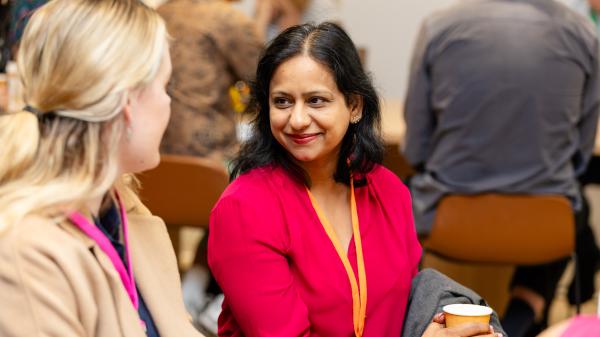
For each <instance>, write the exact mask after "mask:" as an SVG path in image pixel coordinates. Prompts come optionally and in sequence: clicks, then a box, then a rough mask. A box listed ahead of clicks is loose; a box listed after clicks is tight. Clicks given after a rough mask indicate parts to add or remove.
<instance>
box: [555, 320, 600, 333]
mask: <svg viewBox="0 0 600 337" xmlns="http://www.w3.org/2000/svg"><path fill="white" fill-rule="evenodd" d="M562 336H563V337H592V336H600V318H599V317H595V316H578V317H575V318H574V319H573V320H572V321H571V323H570V324H569V326H568V327H567V330H565V332H563V334H562Z"/></svg>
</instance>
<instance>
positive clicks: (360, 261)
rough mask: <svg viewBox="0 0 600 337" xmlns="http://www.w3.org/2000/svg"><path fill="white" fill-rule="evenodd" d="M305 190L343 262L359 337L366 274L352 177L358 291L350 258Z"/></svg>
mask: <svg viewBox="0 0 600 337" xmlns="http://www.w3.org/2000/svg"><path fill="white" fill-rule="evenodd" d="M306 191H307V192H308V197H309V198H310V202H311V203H312V206H313V208H314V209H315V212H317V216H318V217H319V220H320V221H321V225H323V228H324V229H325V232H326V233H327V236H329V240H331V243H333V246H334V247H335V250H336V251H337V253H338V255H339V257H340V260H342V263H343V264H344V268H345V269H346V273H347V274H348V280H349V281H350V288H351V289H352V321H353V322H354V334H355V335H356V337H361V336H362V334H363V330H364V328H365V318H366V311H367V276H366V274H365V259H364V257H363V250H362V240H361V238H360V230H359V224H358V213H357V211H356V198H355V197H354V179H352V177H351V178H350V211H351V213H352V233H353V234H354V246H355V247H356V264H357V265H358V282H359V283H360V291H359V285H357V284H356V276H355V275H354V270H352V266H351V265H350V260H348V256H347V255H346V250H345V249H343V247H342V246H341V244H340V242H339V240H338V238H337V236H336V234H335V230H334V229H333V227H332V226H331V223H329V221H328V220H327V217H326V216H325V213H323V212H322V211H321V209H320V208H319V205H318V204H317V200H315V198H314V197H313V195H312V194H311V193H310V190H309V189H308V188H307V189H306Z"/></svg>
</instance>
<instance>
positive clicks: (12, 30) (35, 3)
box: [8, 0, 48, 59]
mask: <svg viewBox="0 0 600 337" xmlns="http://www.w3.org/2000/svg"><path fill="white" fill-rule="evenodd" d="M46 2H48V0H10V25H9V35H8V44H9V49H10V54H11V58H13V59H14V58H15V57H16V56H17V49H18V46H19V41H21V36H22V35H23V31H24V30H25V26H26V25H27V22H29V18H30V17H31V15H32V14H33V12H34V11H35V10H36V9H37V8H39V7H40V6H42V5H44V4H45V3H46Z"/></svg>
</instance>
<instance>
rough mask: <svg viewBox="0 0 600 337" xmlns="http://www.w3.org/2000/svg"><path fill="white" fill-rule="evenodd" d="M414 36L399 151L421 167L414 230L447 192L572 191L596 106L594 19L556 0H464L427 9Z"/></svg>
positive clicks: (424, 226)
mask: <svg viewBox="0 0 600 337" xmlns="http://www.w3.org/2000/svg"><path fill="white" fill-rule="evenodd" d="M418 43H419V44H418V45H417V50H416V53H415V59H414V60H413V66H412V67H413V68H412V70H411V82H410V89H409V92H408V94H407V101H406V111H405V114H406V115H405V117H406V122H407V139H406V150H405V154H406V157H407V159H408V160H409V162H410V163H411V164H413V165H416V166H420V165H422V166H424V170H425V173H424V174H421V175H417V176H416V177H414V178H413V180H412V182H411V183H412V185H413V193H414V199H415V213H416V214H415V215H416V216H417V217H418V218H417V221H418V225H419V226H420V228H419V229H420V231H421V232H425V231H427V230H428V228H429V226H430V225H431V220H432V218H433V209H434V208H435V204H436V203H437V202H438V201H439V198H441V197H442V196H443V195H444V194H446V193H470V194H472V193H479V192H489V191H493V192H505V193H528V194H532V193H533V194H561V195H566V196H568V197H570V198H571V199H572V200H573V201H575V202H576V201H577V199H578V191H577V184H576V179H575V177H576V174H577V173H580V172H581V171H582V170H583V169H584V165H585V163H586V162H587V160H588V158H589V155H590V154H591V151H592V148H593V143H594V136H595V129H596V120H597V117H598V100H599V97H598V94H597V91H598V89H599V88H598V81H597V74H598V69H597V68H598V66H597V54H598V52H597V48H598V43H597V41H596V37H595V33H594V30H593V27H591V25H588V24H587V22H585V21H583V20H581V18H580V17H579V16H577V15H576V14H575V13H572V12H570V11H569V10H567V9H566V8H565V7H564V6H562V5H560V4H558V3H556V2H554V1H548V0H531V1H504V0H500V1H497V0H496V1H493V0H492V1H469V2H465V3H464V4H462V5H458V6H455V7H453V8H451V9H449V10H447V11H444V12H440V13H437V14H436V15H434V16H432V17H430V18H429V19H428V20H427V21H426V22H425V24H424V26H423V29H422V32H421V39H420V40H419V42H418ZM419 216H420V217H419Z"/></svg>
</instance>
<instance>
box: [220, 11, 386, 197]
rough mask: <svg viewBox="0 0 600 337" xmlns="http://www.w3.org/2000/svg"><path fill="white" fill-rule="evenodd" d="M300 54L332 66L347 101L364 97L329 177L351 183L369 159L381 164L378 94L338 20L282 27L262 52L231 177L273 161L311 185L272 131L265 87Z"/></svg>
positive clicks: (369, 166)
mask: <svg viewBox="0 0 600 337" xmlns="http://www.w3.org/2000/svg"><path fill="white" fill-rule="evenodd" d="M298 55H308V56H310V57H311V58H312V59H313V60H315V61H316V62H319V63H320V64H322V65H324V66H325V67H327V69H329V70H330V71H331V74H332V75H333V77H334V79H335V83H336V85H337V87H338V89H339V90H340V92H341V93H342V94H343V95H344V99H345V101H346V104H351V103H352V102H354V100H355V99H356V96H359V97H361V98H362V101H363V111H362V118H361V119H360V121H359V122H358V123H356V124H350V125H349V127H348V131H347V132H346V135H345V136H344V138H343V139H342V145H341V149H340V154H339V158H338V163H337V168H336V172H335V174H334V177H333V178H334V179H335V180H336V181H337V182H341V183H344V184H349V183H350V171H352V172H354V173H358V176H361V175H362V174H364V173H367V172H369V171H370V170H371V169H372V168H373V164H375V163H381V161H382V159H383V142H382V140H381V126H380V124H381V113H380V106H379V98H378V96H377V92H376V91H375V88H373V85H372V83H371V79H370V77H369V76H368V75H367V74H366V73H365V71H364V69H363V67H362V64H361V62H360V58H359V56H358V51H357V50H356V47H355V46H354V43H353V42H352V40H351V39H350V37H349V36H348V34H346V32H345V31H344V30H343V29H342V28H340V27H339V26H338V25H336V24H333V23H329V22H325V23H322V24H319V25H314V24H303V25H298V26H293V27H290V28H288V29H286V30H285V31H283V32H282V33H281V34H279V35H278V36H277V37H276V38H275V39H274V40H273V41H271V43H270V44H269V45H268V46H267V48H266V49H265V50H264V51H263V53H262V55H261V58H260V60H259V62H258V68H257V70H256V79H255V81H254V82H253V83H251V100H250V104H249V105H248V109H247V111H246V112H247V113H250V114H252V115H253V116H254V118H253V119H252V121H251V130H252V131H251V136H250V138H249V139H248V140H247V141H246V142H244V143H243V144H242V146H241V148H240V151H239V153H238V155H237V157H236V158H235V159H234V160H233V161H232V163H231V164H232V170H231V179H232V180H233V179H235V177H237V176H238V175H240V174H242V173H244V172H247V171H249V170H251V169H253V168H256V167H260V166H264V165H268V164H277V165H280V166H282V167H283V168H284V169H285V170H287V171H288V172H289V173H290V174H291V175H292V176H293V177H295V178H297V179H299V180H300V181H302V182H303V183H305V184H306V185H308V186H310V183H311V182H310V179H309V177H308V174H307V173H306V172H305V171H304V170H303V169H302V168H301V167H300V166H299V165H298V164H297V163H296V162H295V160H294V159H293V157H292V156H291V155H290V154H289V153H288V152H287V151H286V150H285V149H284V148H283V146H281V144H279V142H277V140H276V139H275V137H274V136H273V134H272V133H271V126H270V120H269V86H270V83H271V79H272V77H273V74H274V73H275V70H276V69H277V68H278V67H279V66H280V65H281V64H282V63H284V62H285V61H287V60H289V59H291V58H292V57H294V56H298ZM348 159H350V163H349V164H348V163H347V160H348ZM358 182H359V181H358Z"/></svg>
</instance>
